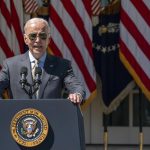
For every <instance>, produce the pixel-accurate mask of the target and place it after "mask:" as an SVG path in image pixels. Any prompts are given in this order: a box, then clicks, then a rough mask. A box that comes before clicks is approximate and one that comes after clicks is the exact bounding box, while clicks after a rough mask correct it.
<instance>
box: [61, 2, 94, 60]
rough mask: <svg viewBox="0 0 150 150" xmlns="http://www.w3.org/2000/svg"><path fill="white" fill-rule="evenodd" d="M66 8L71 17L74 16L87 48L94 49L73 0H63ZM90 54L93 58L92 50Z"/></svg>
mask: <svg viewBox="0 0 150 150" xmlns="http://www.w3.org/2000/svg"><path fill="white" fill-rule="evenodd" d="M62 2H63V6H64V8H65V9H66V10H67V11H68V13H69V15H70V17H72V19H73V21H74V24H75V25H76V27H77V28H78V30H79V32H80V33H81V35H82V37H83V40H84V41H83V42H84V44H85V45H86V48H87V49H92V44H91V43H92V41H91V39H90V38H89V35H88V34H87V32H86V31H85V28H84V23H83V20H82V19H81V18H80V16H79V14H78V12H77V11H76V9H75V7H74V6H73V5H72V3H71V1H66V0H62ZM88 52H89V53H90V56H91V57H92V58H93V53H92V51H88Z"/></svg>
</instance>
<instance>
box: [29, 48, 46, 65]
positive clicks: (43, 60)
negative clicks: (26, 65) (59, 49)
mask: <svg viewBox="0 0 150 150" xmlns="http://www.w3.org/2000/svg"><path fill="white" fill-rule="evenodd" d="M29 59H30V62H31V63H32V62H34V60H35V58H34V56H33V55H32V53H31V52H30V51H29ZM45 59H46V52H45V53H44V55H43V56H42V57H41V58H40V59H39V60H40V62H41V63H44V62H45Z"/></svg>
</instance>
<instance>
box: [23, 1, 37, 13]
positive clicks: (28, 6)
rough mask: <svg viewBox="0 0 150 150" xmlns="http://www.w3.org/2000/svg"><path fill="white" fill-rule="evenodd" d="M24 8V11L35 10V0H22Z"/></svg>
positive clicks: (31, 11)
mask: <svg viewBox="0 0 150 150" xmlns="http://www.w3.org/2000/svg"><path fill="white" fill-rule="evenodd" d="M23 2H24V10H25V12H26V13H28V14H31V13H34V12H36V11H37V9H38V7H39V6H38V2H37V1H36V0H24V1H23Z"/></svg>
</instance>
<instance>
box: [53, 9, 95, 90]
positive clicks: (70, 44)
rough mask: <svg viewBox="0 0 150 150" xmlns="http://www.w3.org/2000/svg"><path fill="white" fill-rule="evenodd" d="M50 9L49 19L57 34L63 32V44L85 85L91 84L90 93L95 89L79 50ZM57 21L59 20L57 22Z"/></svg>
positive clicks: (58, 18) (55, 13)
mask: <svg viewBox="0 0 150 150" xmlns="http://www.w3.org/2000/svg"><path fill="white" fill-rule="evenodd" d="M50 9H51V13H52V14H53V15H51V19H52V20H53V22H54V24H55V26H56V27H57V29H58V30H59V32H61V31H62V30H63V33H64V34H63V35H62V36H63V39H64V42H65V43H67V46H68V47H69V49H70V51H71V53H72V55H73V56H74V58H75V60H76V63H77V64H78V66H79V68H80V70H82V72H83V74H84V76H86V77H87V78H86V79H85V80H86V82H87V83H88V82H90V83H91V84H92V86H90V87H89V88H90V91H92V90H93V87H95V84H94V83H93V80H92V78H91V76H90V74H89V72H88V70H87V68H86V65H85V63H84V61H83V59H82V56H81V54H80V51H79V49H78V48H77V46H76V44H75V43H74V40H73V39H72V37H71V36H70V34H69V33H68V30H67V29H66V28H65V26H64V25H63V23H62V20H61V18H60V17H59V16H58V15H57V12H56V11H55V10H54V8H53V7H51V8H50ZM58 20H59V22H57V21H58Z"/></svg>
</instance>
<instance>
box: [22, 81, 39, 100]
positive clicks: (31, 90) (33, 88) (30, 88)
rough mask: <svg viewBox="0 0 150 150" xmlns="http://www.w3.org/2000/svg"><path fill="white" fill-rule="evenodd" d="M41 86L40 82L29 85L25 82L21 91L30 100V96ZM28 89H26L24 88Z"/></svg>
mask: <svg viewBox="0 0 150 150" xmlns="http://www.w3.org/2000/svg"><path fill="white" fill-rule="evenodd" d="M40 84H41V80H38V81H35V80H34V84H30V83H28V82H27V81H26V82H25V83H24V85H23V86H22V89H23V90H24V91H25V93H26V94H28V95H29V97H30V99H32V96H33V95H34V94H35V93H36V92H37V90H38V89H39V85H40ZM26 87H28V89H27V88H26Z"/></svg>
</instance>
